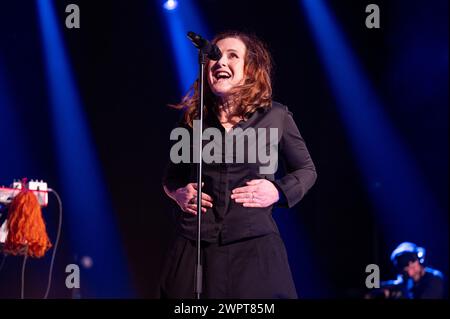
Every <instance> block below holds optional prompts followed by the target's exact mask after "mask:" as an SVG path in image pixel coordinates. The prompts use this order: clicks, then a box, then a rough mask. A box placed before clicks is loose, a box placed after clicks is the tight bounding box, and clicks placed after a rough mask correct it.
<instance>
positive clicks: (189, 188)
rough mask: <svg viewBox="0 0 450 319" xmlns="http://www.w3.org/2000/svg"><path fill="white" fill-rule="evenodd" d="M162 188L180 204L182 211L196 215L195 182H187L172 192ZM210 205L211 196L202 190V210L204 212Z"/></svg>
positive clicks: (211, 205)
mask: <svg viewBox="0 0 450 319" xmlns="http://www.w3.org/2000/svg"><path fill="white" fill-rule="evenodd" d="M202 185H204V183H202ZM164 190H165V191H166V193H167V195H169V197H170V198H172V199H173V200H174V201H175V202H176V203H177V204H178V206H180V208H181V210H182V211H183V212H186V213H190V214H193V215H197V183H189V184H187V185H186V186H185V187H180V188H178V189H177V190H175V191H174V192H168V190H167V189H166V188H165V187H164ZM211 207H213V204H212V198H211V196H209V195H208V194H206V193H204V192H202V212H204V213H205V212H206V209H207V208H211Z"/></svg>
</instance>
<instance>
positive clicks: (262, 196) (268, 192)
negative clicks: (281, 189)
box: [231, 179, 279, 207]
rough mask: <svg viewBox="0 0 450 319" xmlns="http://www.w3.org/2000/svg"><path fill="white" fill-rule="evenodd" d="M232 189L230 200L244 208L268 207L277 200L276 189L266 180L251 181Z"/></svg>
mask: <svg viewBox="0 0 450 319" xmlns="http://www.w3.org/2000/svg"><path fill="white" fill-rule="evenodd" d="M247 185H248V186H243V187H238V188H235V189H233V191H232V194H231V198H232V199H234V200H235V201H236V203H242V206H244V207H268V206H270V205H272V204H273V203H276V202H277V201H278V200H279V194H278V189H277V188H276V187H275V185H274V184H273V183H272V182H271V181H269V180H267V179H253V180H251V181H248V182H247Z"/></svg>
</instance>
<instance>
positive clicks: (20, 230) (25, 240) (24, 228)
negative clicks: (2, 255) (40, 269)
mask: <svg viewBox="0 0 450 319" xmlns="http://www.w3.org/2000/svg"><path fill="white" fill-rule="evenodd" d="M7 226H8V236H7V237H6V242H5V246H4V251H5V252H6V253H7V254H11V255H28V256H31V257H43V256H44V254H45V253H46V252H47V250H49V249H50V247H51V246H52V244H51V243H50V240H49V238H48V235H47V231H46V227H45V223H44V220H43V218H42V211H41V207H40V206H39V202H38V199H37V197H36V195H34V194H33V192H32V191H30V190H27V189H24V190H22V191H21V192H20V193H19V194H18V195H17V196H16V197H14V199H13V201H12V202H11V206H10V207H9V213H8V224H7Z"/></svg>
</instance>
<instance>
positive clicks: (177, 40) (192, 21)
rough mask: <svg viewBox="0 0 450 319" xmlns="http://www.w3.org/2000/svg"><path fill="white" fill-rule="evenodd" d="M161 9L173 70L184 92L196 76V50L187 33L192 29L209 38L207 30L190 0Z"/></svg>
mask: <svg viewBox="0 0 450 319" xmlns="http://www.w3.org/2000/svg"><path fill="white" fill-rule="evenodd" d="M163 11H164V13H163V14H164V18H165V21H166V23H167V29H168V31H169V35H170V37H169V38H170V39H171V43H170V45H171V47H170V49H171V51H172V52H173V58H174V60H175V63H176V69H175V70H174V72H176V73H177V74H178V77H179V90H180V92H181V94H184V93H186V92H187V90H188V89H189V88H190V86H191V85H192V83H193V82H194V81H195V79H196V78H197V77H198V56H197V50H196V49H195V48H194V46H193V45H192V44H191V42H190V41H189V39H188V38H187V33H188V32H189V31H194V32H196V33H199V34H201V35H202V36H204V37H206V38H208V39H209V32H208V30H207V28H206V27H205V26H204V25H203V23H202V18H201V16H200V14H199V12H198V10H197V8H196V6H195V4H194V2H193V1H191V0H184V1H183V2H182V3H180V4H179V5H178V7H177V10H163Z"/></svg>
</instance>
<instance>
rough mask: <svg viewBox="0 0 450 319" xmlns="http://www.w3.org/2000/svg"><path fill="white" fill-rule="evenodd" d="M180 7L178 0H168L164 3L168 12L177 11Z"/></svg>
mask: <svg viewBox="0 0 450 319" xmlns="http://www.w3.org/2000/svg"><path fill="white" fill-rule="evenodd" d="M177 6H178V1H176V0H167V1H166V2H164V4H163V7H164V9H166V10H175V9H176V8H177Z"/></svg>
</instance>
